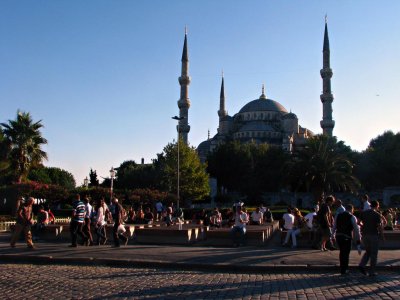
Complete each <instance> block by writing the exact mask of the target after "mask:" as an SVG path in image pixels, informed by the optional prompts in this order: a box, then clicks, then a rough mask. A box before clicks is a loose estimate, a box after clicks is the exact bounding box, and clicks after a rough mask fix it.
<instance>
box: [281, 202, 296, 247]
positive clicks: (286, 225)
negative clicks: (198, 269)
mask: <svg viewBox="0 0 400 300" xmlns="http://www.w3.org/2000/svg"><path fill="white" fill-rule="evenodd" d="M293 223H294V215H293V214H292V209H291V208H290V207H288V209H287V212H286V213H285V214H284V215H283V216H282V225H281V226H282V230H285V231H288V232H287V233H286V239H285V242H284V243H283V244H284V245H285V244H287V243H288V241H289V237H290V235H289V230H291V229H292V228H293ZM282 237H283V236H282Z"/></svg>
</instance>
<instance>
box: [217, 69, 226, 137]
mask: <svg viewBox="0 0 400 300" xmlns="http://www.w3.org/2000/svg"><path fill="white" fill-rule="evenodd" d="M227 114H228V113H227V112H226V110H225V88H224V73H223V72H222V82H221V93H220V96H219V111H218V116H219V131H222V127H223V126H222V121H223V120H224V118H225V117H226V116H227Z"/></svg>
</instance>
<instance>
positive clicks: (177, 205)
mask: <svg viewBox="0 0 400 300" xmlns="http://www.w3.org/2000/svg"><path fill="white" fill-rule="evenodd" d="M184 118H185V117H178V116H175V117H172V119H174V120H176V121H178V125H177V126H176V130H177V131H178V141H177V143H178V171H177V173H178V180H177V183H176V198H177V200H176V207H177V209H178V210H179V200H180V198H179V139H180V126H179V125H180V124H179V123H180V121H181V120H183V119H184Z"/></svg>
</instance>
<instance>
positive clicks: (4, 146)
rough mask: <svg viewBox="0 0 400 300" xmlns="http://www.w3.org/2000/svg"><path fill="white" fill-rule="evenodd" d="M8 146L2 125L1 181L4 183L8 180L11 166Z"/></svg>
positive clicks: (0, 149) (0, 147) (0, 131)
mask: <svg viewBox="0 0 400 300" xmlns="http://www.w3.org/2000/svg"><path fill="white" fill-rule="evenodd" d="M7 153H8V147H7V143H6V139H5V137H4V134H3V131H2V130H1V127H0V183H4V182H5V181H6V180H7V175H8V174H7V170H8V168H9V166H10V162H9V160H8V158H7Z"/></svg>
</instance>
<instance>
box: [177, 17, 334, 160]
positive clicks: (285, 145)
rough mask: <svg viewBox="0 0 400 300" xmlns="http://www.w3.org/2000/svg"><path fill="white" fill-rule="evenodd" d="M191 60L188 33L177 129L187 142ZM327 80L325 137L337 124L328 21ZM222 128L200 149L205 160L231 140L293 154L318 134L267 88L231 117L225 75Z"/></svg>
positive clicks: (325, 47) (323, 96) (325, 46)
mask: <svg viewBox="0 0 400 300" xmlns="http://www.w3.org/2000/svg"><path fill="white" fill-rule="evenodd" d="M188 70H189V58H188V48H187V34H186V32H185V41H184V47H183V54H182V74H181V77H179V83H180V85H181V97H180V99H179V101H178V107H179V114H180V117H181V118H182V120H180V121H179V124H178V126H177V130H178V131H179V132H180V135H181V137H182V139H183V140H184V142H185V143H188V132H189V130H190V126H189V125H188V124H189V123H188V110H189V107H190V101H189V97H188V86H189V84H190V77H189V74H188ZM320 73H321V77H322V81H323V92H322V94H321V96H320V99H321V102H322V108H323V116H322V121H321V128H322V129H323V134H325V135H328V136H332V131H333V127H334V126H335V121H333V120H332V102H333V95H332V92H331V78H332V74H333V72H332V69H331V68H330V49H329V37H328V26H327V23H326V22H325V32H324V43H323V67H322V69H321V71H320ZM218 116H219V126H218V132H217V134H216V135H214V137H212V138H210V137H209V138H208V139H207V140H206V141H203V142H201V143H200V144H199V146H198V147H197V151H198V153H199V156H200V159H201V160H202V161H205V160H206V158H207V155H208V153H210V152H211V151H213V150H214V149H215V148H216V147H217V146H218V145H220V144H223V143H225V142H227V141H230V140H238V141H240V142H244V143H247V142H255V143H259V144H261V143H267V144H270V145H275V146H277V147H281V148H282V149H284V150H285V151H287V152H292V151H293V150H294V149H296V148H301V147H302V146H304V145H305V143H306V141H307V139H308V138H310V137H312V136H313V135H314V133H313V132H311V131H310V130H309V129H307V128H304V127H302V126H300V125H299V120H298V118H297V116H296V115H295V114H294V113H292V112H288V111H287V110H286V108H285V107H284V106H283V105H282V104H280V103H279V102H277V101H275V100H272V99H268V98H267V96H266V95H265V88H264V86H263V87H262V92H261V96H260V97H259V98H258V99H255V100H252V101H250V102H248V103H247V104H245V105H244V106H243V107H242V108H241V109H240V110H239V112H238V113H236V114H234V115H233V116H229V115H228V113H227V111H226V109H225V88H224V77H223V76H222V82H221V93H220V107H219V110H218Z"/></svg>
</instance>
